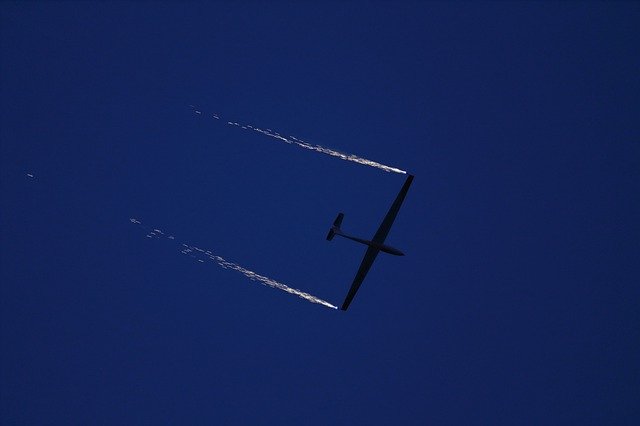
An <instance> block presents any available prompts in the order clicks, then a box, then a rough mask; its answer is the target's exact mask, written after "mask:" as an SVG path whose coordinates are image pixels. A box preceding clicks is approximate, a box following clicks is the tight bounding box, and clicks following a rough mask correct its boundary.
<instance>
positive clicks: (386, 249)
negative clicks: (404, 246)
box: [334, 230, 404, 256]
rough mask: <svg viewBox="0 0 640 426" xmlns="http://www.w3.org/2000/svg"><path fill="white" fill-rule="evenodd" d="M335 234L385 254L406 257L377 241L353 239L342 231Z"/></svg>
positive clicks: (336, 231)
mask: <svg viewBox="0 0 640 426" xmlns="http://www.w3.org/2000/svg"><path fill="white" fill-rule="evenodd" d="M334 232H335V234H336V235H340V236H341V237H344V238H347V239H349V240H353V241H357V242H359V243H362V244H366V245H368V246H369V247H373V248H374V249H376V250H380V251H383V252H385V253H389V254H392V255H394V256H404V253H403V252H401V251H400V250H398V249H397V248H394V247H391V246H388V245H386V244H381V243H376V242H375V241H371V240H365V239H363V238H358V237H352V236H351V235H347V234H345V233H343V232H341V231H338V230H335V231H334Z"/></svg>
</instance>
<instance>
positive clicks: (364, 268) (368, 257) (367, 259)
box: [340, 247, 380, 311]
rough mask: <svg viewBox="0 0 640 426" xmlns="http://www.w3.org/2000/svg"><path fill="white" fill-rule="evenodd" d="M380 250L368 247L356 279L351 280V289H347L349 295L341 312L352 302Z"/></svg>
mask: <svg viewBox="0 0 640 426" xmlns="http://www.w3.org/2000/svg"><path fill="white" fill-rule="evenodd" d="M379 252H380V250H378V249H375V248H373V247H369V248H368V249H367V252H366V253H365V255H364V259H362V263H361V264H360V269H358V273H356V277H355V278H354V279H353V284H351V288H350V289H349V293H347V297H346V298H345V299H344V303H343V304H342V307H341V308H340V309H342V310H343V311H346V310H347V308H348V307H349V304H350V303H351V301H352V300H353V296H355V295H356V293H357V292H358V289H359V288H360V284H362V280H364V277H365V276H366V275H367V272H369V268H371V265H372V264H373V261H374V260H376V256H377V255H378V253H379Z"/></svg>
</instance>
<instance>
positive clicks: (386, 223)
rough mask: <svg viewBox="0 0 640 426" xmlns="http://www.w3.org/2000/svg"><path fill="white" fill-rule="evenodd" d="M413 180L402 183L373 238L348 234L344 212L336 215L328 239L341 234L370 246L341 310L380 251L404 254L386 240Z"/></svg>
mask: <svg viewBox="0 0 640 426" xmlns="http://www.w3.org/2000/svg"><path fill="white" fill-rule="evenodd" d="M412 181H413V176H412V175H409V176H408V177H407V180H406V181H405V182H404V185H402V189H400V192H399V193H398V196H397V197H396V199H395V201H394V202H393V204H392V205H391V208H390V209H389V212H388V213H387V215H386V216H385V217H384V219H383V221H382V223H381V224H380V227H379V228H378V231H377V232H376V234H375V235H374V236H373V239H372V240H365V239H362V238H357V237H352V236H351V235H347V234H345V233H344V232H342V229H341V228H340V225H342V219H344V213H339V214H338V217H336V220H335V221H334V222H333V226H332V227H331V229H330V230H329V234H327V240H328V241H331V240H332V239H333V237H334V236H336V235H340V236H341V237H344V238H347V239H349V240H353V241H357V242H359V243H362V244H366V245H368V246H369V248H368V249H367V252H366V253H365V255H364V259H362V263H361V264H360V269H358V272H357V273H356V277H355V278H354V279H353V283H352V284H351V288H350V289H349V293H347V297H346V298H345V299H344V302H343V303H342V307H341V308H340V309H341V310H343V311H346V310H347V308H348V307H349V304H350V303H351V301H352V300H353V297H354V296H355V295H356V293H357V292H358V289H359V288H360V284H362V281H363V280H364V277H365V276H366V275H367V272H369V268H371V265H372V264H373V261H374V260H375V259H376V256H377V255H378V253H379V252H381V251H383V252H385V253H389V254H393V255H395V256H404V253H402V252H401V251H400V250H398V249H396V248H393V247H391V246H389V245H386V244H384V240H385V239H386V238H387V234H388V233H389V230H390V229H391V225H392V224H393V221H394V220H395V218H396V216H397V215H398V211H399V210H400V206H401V205H402V202H403V201H404V197H405V196H406V195H407V192H408V191H409V187H410V186H411V182H412Z"/></svg>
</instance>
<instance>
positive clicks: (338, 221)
mask: <svg viewBox="0 0 640 426" xmlns="http://www.w3.org/2000/svg"><path fill="white" fill-rule="evenodd" d="M343 218H344V213H339V214H338V217H336V220H334V221H333V226H332V227H331V229H329V233H328V234H327V241H331V240H333V237H334V235H336V234H340V225H342V219H343Z"/></svg>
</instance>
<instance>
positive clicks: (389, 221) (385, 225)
mask: <svg viewBox="0 0 640 426" xmlns="http://www.w3.org/2000/svg"><path fill="white" fill-rule="evenodd" d="M411 182H413V175H409V176H407V180H405V181H404V185H402V188H401V189H400V192H398V196H397V197H396V200H395V201H394V202H393V204H392V205H391V208H390V209H389V212H388V213H387V215H386V216H385V217H384V219H383V220H382V223H381V224H380V228H378V231H377V232H376V235H374V236H373V242H375V243H380V244H382V243H384V240H385V239H386V238H387V234H388V233H389V230H390V229H391V225H393V221H394V220H396V216H397V215H398V211H399V210H400V206H401V205H402V202H403V201H404V197H405V196H406V195H407V191H409V187H410V186H411Z"/></svg>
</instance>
